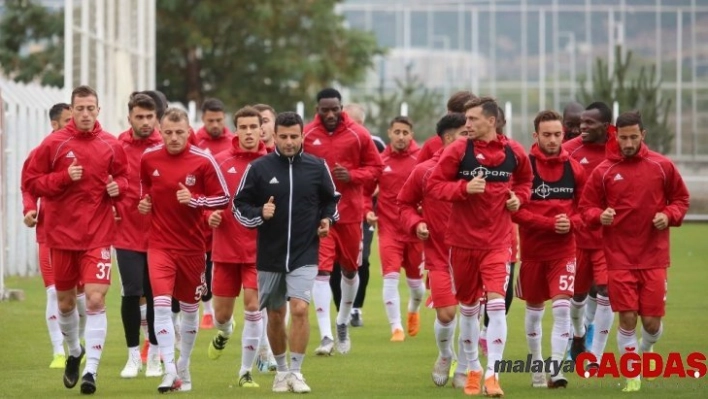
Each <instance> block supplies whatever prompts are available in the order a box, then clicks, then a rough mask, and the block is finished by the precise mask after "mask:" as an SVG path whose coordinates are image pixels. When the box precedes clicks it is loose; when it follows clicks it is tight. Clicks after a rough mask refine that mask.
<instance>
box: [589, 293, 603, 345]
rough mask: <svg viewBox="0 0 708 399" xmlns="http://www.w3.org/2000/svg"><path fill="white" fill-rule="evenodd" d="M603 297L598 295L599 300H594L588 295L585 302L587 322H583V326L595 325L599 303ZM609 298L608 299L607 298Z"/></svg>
mask: <svg viewBox="0 0 708 399" xmlns="http://www.w3.org/2000/svg"><path fill="white" fill-rule="evenodd" d="M600 298H601V296H600V295H599V294H598V295H597V298H593V297H591V296H590V295H588V299H587V301H586V302H585V320H584V321H583V324H585V325H586V326H589V325H591V324H593V323H595V312H596V311H597V305H598V303H597V301H598V299H600ZM605 298H607V297H605ZM593 339H594V338H593Z"/></svg>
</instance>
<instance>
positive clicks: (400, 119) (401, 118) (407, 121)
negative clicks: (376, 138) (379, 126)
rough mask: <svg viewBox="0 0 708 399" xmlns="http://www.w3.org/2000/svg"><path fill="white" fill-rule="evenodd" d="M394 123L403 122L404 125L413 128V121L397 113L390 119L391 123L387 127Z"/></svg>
mask: <svg viewBox="0 0 708 399" xmlns="http://www.w3.org/2000/svg"><path fill="white" fill-rule="evenodd" d="M394 123H403V124H404V125H408V127H410V128H411V129H413V121H411V119H410V118H409V117H407V116H403V115H399V116H397V117H395V118H393V119H391V123H390V124H389V125H388V127H393V124H394Z"/></svg>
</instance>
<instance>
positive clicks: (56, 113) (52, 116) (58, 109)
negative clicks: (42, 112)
mask: <svg viewBox="0 0 708 399" xmlns="http://www.w3.org/2000/svg"><path fill="white" fill-rule="evenodd" d="M65 109H66V110H70V109H71V106H70V105H69V104H67V103H56V104H54V105H52V108H50V109H49V120H50V121H58V120H59V117H60V116H61V113H62V112H63V111H64V110H65Z"/></svg>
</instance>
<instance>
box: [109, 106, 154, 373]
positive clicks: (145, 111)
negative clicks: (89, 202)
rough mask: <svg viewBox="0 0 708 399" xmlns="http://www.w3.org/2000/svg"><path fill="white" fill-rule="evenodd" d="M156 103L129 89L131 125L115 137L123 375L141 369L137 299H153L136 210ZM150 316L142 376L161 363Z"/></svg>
mask: <svg viewBox="0 0 708 399" xmlns="http://www.w3.org/2000/svg"><path fill="white" fill-rule="evenodd" d="M156 108H157V106H156V105H155V101H154V100H153V99H152V98H151V97H149V96H148V95H146V94H141V93H134V94H133V96H131V98H130V101H128V122H129V123H130V129H128V130H126V131H125V132H123V133H121V134H120V135H119V136H118V140H119V141H120V143H121V145H122V146H123V149H124V150H125V154H126V156H127V158H128V165H129V175H128V183H129V185H130V190H129V191H128V193H126V195H124V198H123V200H122V201H120V202H118V203H117V204H116V213H117V215H118V217H117V223H118V229H117V234H116V239H115V240H114V242H113V247H114V248H115V249H116V258H117V261H118V271H119V272H120V281H121V285H122V287H121V288H122V289H121V319H122V321H123V330H124V331H125V341H126V345H127V346H128V361H127V362H126V364H125V367H124V368H123V370H122V371H121V373H120V376H121V377H123V378H135V377H137V376H138V374H139V373H140V371H141V370H142V368H143V362H142V359H141V356H140V323H141V309H140V299H141V298H142V297H145V298H146V300H147V301H151V302H152V289H151V286H150V278H149V275H148V267H147V243H148V230H149V228H150V219H149V218H148V217H147V216H145V215H142V214H140V212H138V208H137V204H138V201H140V197H139V195H140V158H141V157H142V156H143V153H144V152H145V150H146V149H148V148H149V147H152V146H155V145H158V144H160V143H162V138H161V137H160V132H159V131H158V130H157V129H156V128H155V126H156V124H157V114H156V112H155V110H156ZM153 320H154V315H153V312H152V311H151V312H150V314H149V315H146V323H147V327H148V334H147V336H148V338H149V342H150V344H149V348H148V354H147V357H148V359H147V360H148V361H147V369H146V370H145V376H146V377H161V376H162V364H161V363H160V353H159V352H158V347H157V338H156V337H155V331H154V327H153Z"/></svg>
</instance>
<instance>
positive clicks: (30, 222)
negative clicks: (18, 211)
mask: <svg viewBox="0 0 708 399" xmlns="http://www.w3.org/2000/svg"><path fill="white" fill-rule="evenodd" d="M24 222H25V226H27V227H34V226H36V225H37V211H29V212H27V213H26V214H25V220H24Z"/></svg>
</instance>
